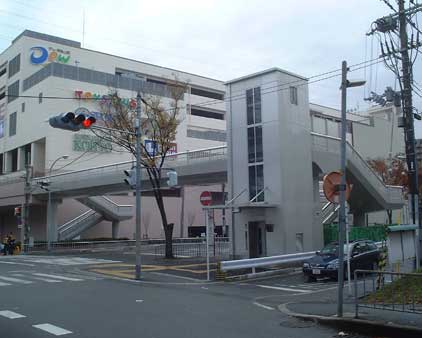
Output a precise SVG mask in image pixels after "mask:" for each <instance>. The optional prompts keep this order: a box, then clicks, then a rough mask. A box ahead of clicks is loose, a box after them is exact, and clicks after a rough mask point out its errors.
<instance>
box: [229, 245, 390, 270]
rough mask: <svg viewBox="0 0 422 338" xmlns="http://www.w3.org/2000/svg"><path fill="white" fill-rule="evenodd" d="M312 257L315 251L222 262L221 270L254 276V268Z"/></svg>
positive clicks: (379, 246)
mask: <svg viewBox="0 0 422 338" xmlns="http://www.w3.org/2000/svg"><path fill="white" fill-rule="evenodd" d="M375 244H376V245H377V247H378V248H381V247H382V246H383V244H382V242H376V243H375ZM314 255H315V251H309V252H299V253H294V254H286V255H279V256H269V257H259V258H249V259H238V260H232V261H223V262H221V270H222V271H229V270H238V269H252V273H253V274H255V273H256V270H255V269H256V268H260V267H267V266H277V265H284V264H292V263H300V262H302V261H304V260H305V259H308V258H311V257H312V256H314Z"/></svg>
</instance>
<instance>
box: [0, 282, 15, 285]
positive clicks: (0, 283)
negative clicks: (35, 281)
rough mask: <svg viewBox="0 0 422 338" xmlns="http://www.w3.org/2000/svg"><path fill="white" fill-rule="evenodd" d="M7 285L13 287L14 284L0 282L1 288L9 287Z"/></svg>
mask: <svg viewBox="0 0 422 338" xmlns="http://www.w3.org/2000/svg"><path fill="white" fill-rule="evenodd" d="M7 285H12V284H9V283H3V282H0V286H7Z"/></svg>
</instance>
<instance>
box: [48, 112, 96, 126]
mask: <svg viewBox="0 0 422 338" xmlns="http://www.w3.org/2000/svg"><path fill="white" fill-rule="evenodd" d="M96 121H97V120H96V119H95V117H93V116H89V115H87V114H78V115H75V114H74V113H72V112H69V113H63V114H60V115H57V116H53V117H50V119H49V121H48V122H49V123H50V126H52V127H53V128H59V129H65V130H70V131H79V130H81V129H88V128H90V127H91V126H92V125H93V124H94V123H95V122H96Z"/></svg>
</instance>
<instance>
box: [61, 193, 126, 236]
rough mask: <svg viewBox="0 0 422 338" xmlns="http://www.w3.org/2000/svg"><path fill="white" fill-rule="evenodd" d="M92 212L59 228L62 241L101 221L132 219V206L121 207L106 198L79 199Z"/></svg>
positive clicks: (86, 212)
mask: <svg viewBox="0 0 422 338" xmlns="http://www.w3.org/2000/svg"><path fill="white" fill-rule="evenodd" d="M77 201H79V202H81V203H82V204H84V205H86V206H87V207H89V208H90V210H88V211H85V212H84V213H83V214H81V215H79V216H77V217H75V218H74V219H72V220H70V221H68V222H66V223H65V224H63V225H62V226H60V227H59V228H58V239H59V240H60V241H64V240H70V239H73V238H75V237H76V236H79V235H80V234H81V233H82V232H84V231H86V230H88V229H90V228H92V227H93V226H95V225H97V224H98V223H100V222H101V221H104V220H106V221H111V222H113V221H123V220H127V219H130V218H132V208H133V207H132V205H119V204H117V203H115V202H114V201H112V200H111V199H109V198H108V197H106V196H92V197H86V198H77Z"/></svg>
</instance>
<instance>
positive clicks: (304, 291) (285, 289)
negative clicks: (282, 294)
mask: <svg viewBox="0 0 422 338" xmlns="http://www.w3.org/2000/svg"><path fill="white" fill-rule="evenodd" d="M257 286H258V287H260V288H264V289H272V290H280V291H289V292H300V293H310V292H311V291H309V290H303V289H292V288H283V287H279V286H271V285H257Z"/></svg>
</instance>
